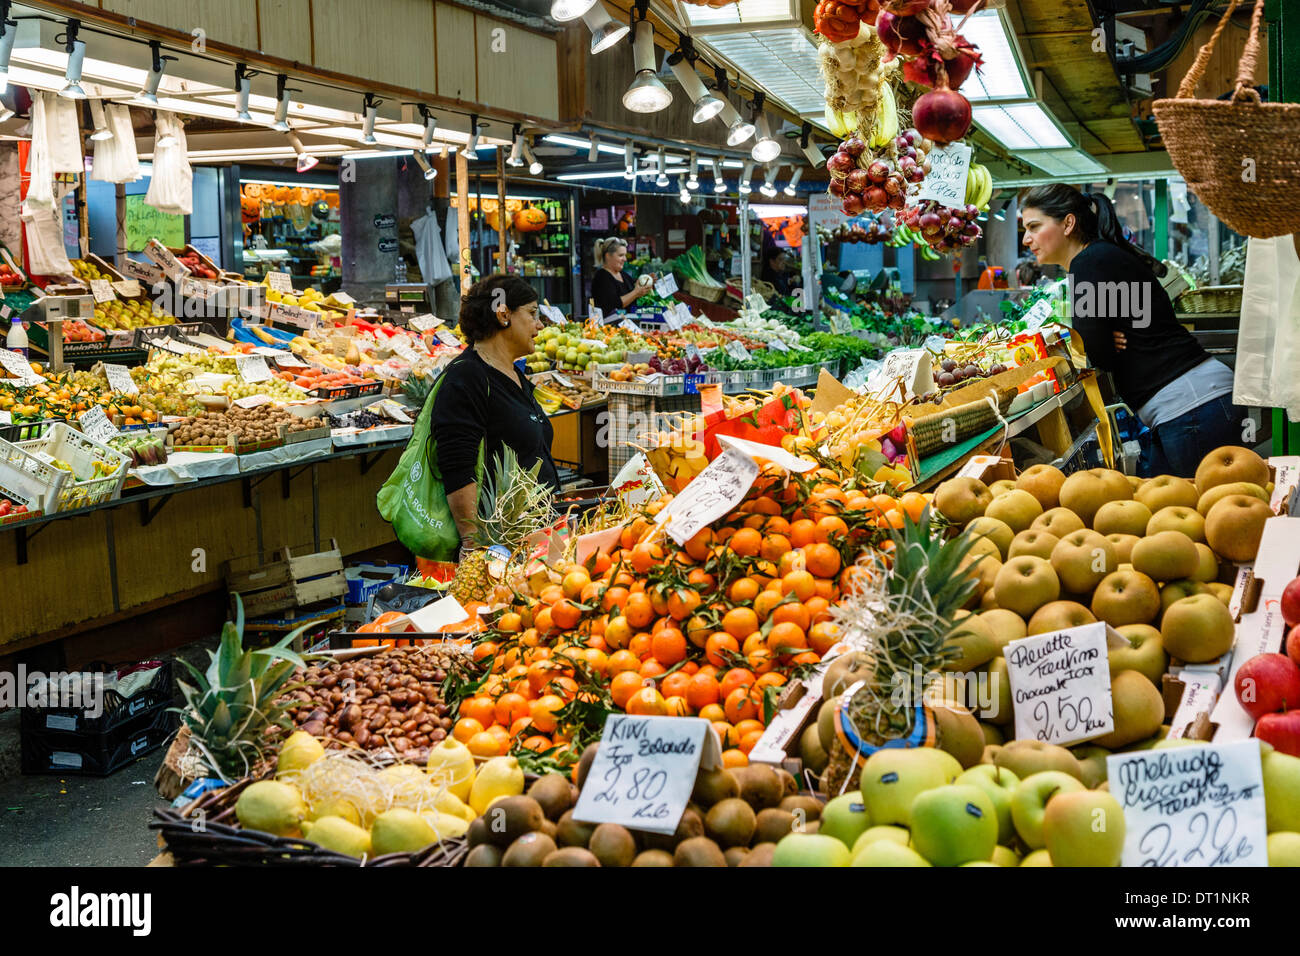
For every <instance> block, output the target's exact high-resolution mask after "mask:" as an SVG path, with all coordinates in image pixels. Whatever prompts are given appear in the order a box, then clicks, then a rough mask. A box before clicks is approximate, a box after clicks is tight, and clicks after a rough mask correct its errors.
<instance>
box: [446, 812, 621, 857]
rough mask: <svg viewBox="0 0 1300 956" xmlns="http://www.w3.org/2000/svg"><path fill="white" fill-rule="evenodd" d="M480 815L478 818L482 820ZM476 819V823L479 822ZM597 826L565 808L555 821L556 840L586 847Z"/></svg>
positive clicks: (471, 827)
mask: <svg viewBox="0 0 1300 956" xmlns="http://www.w3.org/2000/svg"><path fill="white" fill-rule="evenodd" d="M482 819H483V818H482V817H479V818H478V820H482ZM478 820H475V821H474V823H477V822H478ZM470 829H471V830H473V829H474V824H473V823H471V824H470ZM595 830H596V827H595V826H594V825H593V824H590V823H580V822H578V821H577V820H575V819H573V811H572V810H565V811H564V815H563V816H561V817H560V819H559V820H557V821H556V823H555V842H556V843H558V844H559V845H560V846H562V847H563V846H580V847H582V848H583V849H586V847H587V844H588V843H589V842H591V834H592V833H593V832H595Z"/></svg>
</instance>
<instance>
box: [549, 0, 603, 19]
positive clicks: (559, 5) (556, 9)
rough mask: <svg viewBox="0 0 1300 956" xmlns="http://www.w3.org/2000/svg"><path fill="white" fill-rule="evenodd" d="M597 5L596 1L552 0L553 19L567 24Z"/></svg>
mask: <svg viewBox="0 0 1300 956" xmlns="http://www.w3.org/2000/svg"><path fill="white" fill-rule="evenodd" d="M595 5H596V0H551V19H552V20H559V21H560V22H561V23H567V22H568V21H569V20H576V19H578V17H580V16H582V15H583V14H584V13H586V12H587V11H588V10H590V9H591V8H592V7H594V6H595Z"/></svg>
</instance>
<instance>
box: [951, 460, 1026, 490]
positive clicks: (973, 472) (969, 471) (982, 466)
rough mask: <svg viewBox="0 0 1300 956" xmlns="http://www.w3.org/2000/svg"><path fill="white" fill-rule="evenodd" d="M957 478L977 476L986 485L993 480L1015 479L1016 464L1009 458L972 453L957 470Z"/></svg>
mask: <svg viewBox="0 0 1300 956" xmlns="http://www.w3.org/2000/svg"><path fill="white" fill-rule="evenodd" d="M956 477H958V478H978V479H979V480H980V481H982V482H984V484H986V485H991V484H993V482H995V481H1015V480H1016V465H1015V462H1013V461H1012V460H1011V459H1010V458H999V457H997V456H996V455H972V456H971V457H970V458H968V459H967V460H966V464H964V465H962V466H961V470H960V471H958V472H957V475H956Z"/></svg>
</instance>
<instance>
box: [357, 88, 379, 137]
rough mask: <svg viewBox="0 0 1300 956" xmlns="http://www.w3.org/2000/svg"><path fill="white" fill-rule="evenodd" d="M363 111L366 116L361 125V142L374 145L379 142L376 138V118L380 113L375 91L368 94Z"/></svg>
mask: <svg viewBox="0 0 1300 956" xmlns="http://www.w3.org/2000/svg"><path fill="white" fill-rule="evenodd" d="M361 112H362V115H363V116H364V117H365V119H364V121H363V123H362V126H361V142H363V143H365V144H366V145H367V146H374V145H375V144H376V143H378V142H379V140H377V139H375V118H376V117H377V116H378V115H379V101H378V100H376V99H375V94H374V93H367V94H366V98H365V100H364V105H362V107H361Z"/></svg>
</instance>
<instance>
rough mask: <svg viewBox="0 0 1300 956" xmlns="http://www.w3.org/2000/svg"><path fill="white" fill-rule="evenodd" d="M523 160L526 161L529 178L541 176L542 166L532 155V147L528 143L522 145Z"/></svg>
mask: <svg viewBox="0 0 1300 956" xmlns="http://www.w3.org/2000/svg"><path fill="white" fill-rule="evenodd" d="M524 159H526V160H528V174H529V175H530V176H540V175H541V174H542V164H541V163H540V162H538V160H537V157H536V156H535V155H533V147H532V145H531V144H530V143H524Z"/></svg>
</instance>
